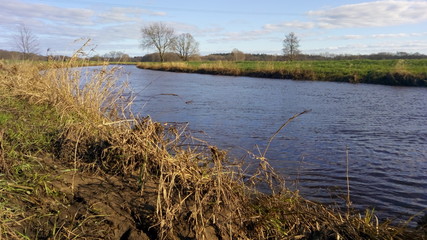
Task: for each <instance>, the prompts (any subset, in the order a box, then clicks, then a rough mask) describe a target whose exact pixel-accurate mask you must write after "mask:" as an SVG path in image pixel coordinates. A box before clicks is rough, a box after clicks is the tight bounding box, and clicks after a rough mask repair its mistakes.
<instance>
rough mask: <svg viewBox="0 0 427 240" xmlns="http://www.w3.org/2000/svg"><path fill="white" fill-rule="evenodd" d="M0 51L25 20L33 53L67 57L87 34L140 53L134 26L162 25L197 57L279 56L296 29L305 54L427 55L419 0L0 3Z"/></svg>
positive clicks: (100, 45)
mask: <svg viewBox="0 0 427 240" xmlns="http://www.w3.org/2000/svg"><path fill="white" fill-rule="evenodd" d="M0 3H1V4H0V32H1V34H0V49H5V50H16V47H15V44H14V41H13V36H14V35H16V34H17V32H18V29H19V24H25V25H26V26H27V27H28V28H29V29H31V31H32V32H33V34H34V35H36V36H37V38H38V41H39V43H40V47H39V48H40V51H39V53H41V54H45V53H46V50H47V49H50V52H51V53H55V54H67V55H69V54H71V53H72V51H74V50H75V49H77V48H78V46H79V45H81V44H82V43H83V41H82V40H78V39H82V38H83V39H87V38H90V39H91V40H92V41H91V43H92V47H94V49H95V52H94V54H100V55H102V54H104V53H107V52H110V51H122V52H125V53H127V54H129V55H131V56H141V55H144V54H146V53H148V52H151V50H143V49H141V48H140V47H139V43H140V37H141V33H140V29H141V27H143V26H145V25H147V24H150V23H152V22H164V23H166V24H168V25H169V26H171V27H173V28H174V29H175V30H176V32H177V33H191V34H192V35H193V36H194V37H195V39H196V40H197V41H198V42H199V43H200V51H201V53H202V54H203V55H206V54H209V53H218V52H230V51H231V50H232V49H234V48H237V49H239V50H241V51H243V52H246V53H268V54H281V53H282V50H281V49H282V48H283V46H282V41H283V39H284V37H285V35H286V34H288V33H289V32H295V33H296V35H297V36H298V37H299V39H300V50H302V52H304V53H308V54H312V53H334V54H358V53H362V54H365V53H376V52H392V53H394V52H398V51H405V52H411V53H415V52H419V53H423V54H427V1H426V0H379V1H369V0H322V1H320V0H296V1H295V0H293V1H288V0H264V1H259V0H215V1H200V0H180V1H177V0H162V1H160V0H121V1H117V0H115V1H112V0H72V1H70V0H0Z"/></svg>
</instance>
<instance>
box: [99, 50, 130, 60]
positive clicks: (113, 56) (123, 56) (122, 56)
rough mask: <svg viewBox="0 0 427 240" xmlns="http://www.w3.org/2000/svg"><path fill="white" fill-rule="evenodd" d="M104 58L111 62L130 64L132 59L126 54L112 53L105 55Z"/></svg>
mask: <svg viewBox="0 0 427 240" xmlns="http://www.w3.org/2000/svg"><path fill="white" fill-rule="evenodd" d="M104 58H106V59H109V60H110V61H122V62H128V61H129V58H130V57H129V55H128V54H126V53H124V52H120V51H111V52H109V53H106V54H104Z"/></svg>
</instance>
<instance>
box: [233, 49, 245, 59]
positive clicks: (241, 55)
mask: <svg viewBox="0 0 427 240" xmlns="http://www.w3.org/2000/svg"><path fill="white" fill-rule="evenodd" d="M231 57H232V59H233V61H245V57H246V56H245V53H243V52H242V51H240V50H239V49H237V48H235V49H233V51H232V52H231Z"/></svg>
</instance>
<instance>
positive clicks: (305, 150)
mask: <svg viewBox="0 0 427 240" xmlns="http://www.w3.org/2000/svg"><path fill="white" fill-rule="evenodd" d="M123 71H124V73H125V74H124V75H123V76H122V77H123V78H124V79H127V80H128V81H129V83H130V86H131V88H132V89H133V91H134V93H135V96H136V99H135V105H134V107H133V111H134V112H135V113H139V114H141V115H150V116H151V117H152V118H153V119H154V120H155V121H160V122H188V123H189V126H188V128H189V129H191V130H192V131H194V132H196V133H199V135H200V133H201V132H202V133H203V134H201V135H202V136H201V137H202V138H203V139H204V140H207V141H208V142H210V143H212V144H215V145H217V146H219V147H220V148H223V149H227V150H229V152H230V156H231V157H234V158H240V159H243V160H244V161H246V162H247V163H248V164H255V160H254V159H253V158H251V157H250V156H248V154H247V152H253V153H258V151H257V148H256V147H255V146H258V147H259V148H260V149H261V150H264V149H265V147H266V144H267V142H268V140H269V138H270V137H271V136H272V135H273V134H274V133H275V132H276V131H277V130H278V129H279V127H280V126H281V125H282V124H283V123H284V122H286V120H288V119H289V118H290V117H292V116H293V115H294V114H297V113H300V112H302V111H304V110H311V111H310V112H309V113H306V114H303V115H301V116H299V117H298V118H296V119H295V120H293V121H292V122H291V123H289V124H288V125H287V126H286V127H285V128H284V129H283V130H282V131H281V132H280V133H279V134H278V135H277V136H276V138H275V139H274V140H273V142H272V144H271V146H270V148H269V150H268V152H267V155H266V156H267V158H268V159H269V161H270V164H271V165H272V166H273V167H274V168H275V169H276V170H277V171H278V172H279V173H280V174H282V175H283V176H284V177H285V178H286V184H287V186H288V187H290V188H292V189H298V190H299V191H300V193H301V194H302V195H303V196H304V197H306V198H308V199H311V200H316V201H320V202H324V203H334V202H335V203H338V204H339V205H340V204H341V205H342V203H343V198H344V196H345V195H346V194H347V184H346V167H347V165H346V160H347V159H348V162H349V164H348V168H349V179H350V197H351V201H352V203H353V206H354V207H355V208H357V209H364V208H371V209H372V208H373V209H375V211H374V213H376V214H377V215H378V216H379V217H380V218H392V219H395V220H399V221H400V220H407V219H408V218H409V217H411V216H412V215H415V214H419V213H420V212H422V211H424V213H425V210H426V208H427V88H415V87H392V86H382V85H367V84H348V83H334V82H311V81H292V80H275V79H261V78H249V77H229V76H213V75H201V74H187V73H170V72H161V71H151V70H142V69H138V68H136V67H135V66H124V67H123ZM347 154H348V158H347Z"/></svg>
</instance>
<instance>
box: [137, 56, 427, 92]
mask: <svg viewBox="0 0 427 240" xmlns="http://www.w3.org/2000/svg"><path fill="white" fill-rule="evenodd" d="M137 67H138V68H142V69H151V70H161V71H171V72H186V73H201V74H214V75H228V76H248V77H261V78H275V79H292V80H310V81H331V82H349V83H371V84H382V85H391V86H422V87H426V86H427V59H407V60H402V59H400V60H331V61H292V62H289V61H287V62H273V61H240V62H232V61H226V62H225V61H210V62H202V61H199V62H166V63H160V62H142V63H138V64H137Z"/></svg>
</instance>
